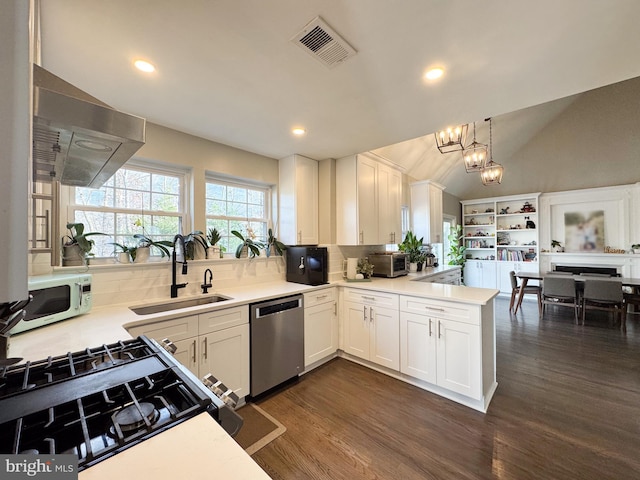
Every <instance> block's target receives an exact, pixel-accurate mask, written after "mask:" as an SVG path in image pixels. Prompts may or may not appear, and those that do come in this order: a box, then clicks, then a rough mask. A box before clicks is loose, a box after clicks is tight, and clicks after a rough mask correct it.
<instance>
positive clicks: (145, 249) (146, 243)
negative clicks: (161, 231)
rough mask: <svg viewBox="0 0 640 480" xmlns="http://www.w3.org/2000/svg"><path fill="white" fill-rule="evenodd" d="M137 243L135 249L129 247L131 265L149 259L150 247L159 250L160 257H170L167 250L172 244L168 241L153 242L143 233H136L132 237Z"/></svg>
mask: <svg viewBox="0 0 640 480" xmlns="http://www.w3.org/2000/svg"><path fill="white" fill-rule="evenodd" d="M133 238H135V239H136V240H137V241H138V245H137V246H135V247H129V253H130V254H131V258H132V260H133V263H144V262H146V261H147V260H148V259H149V256H150V255H151V247H155V248H157V249H158V250H160V257H162V258H164V257H165V256H167V257H170V255H169V248H173V242H170V241H169V240H153V239H152V238H149V237H148V236H147V235H145V234H143V233H136V234H134V235H133Z"/></svg>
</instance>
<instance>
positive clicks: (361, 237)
mask: <svg viewBox="0 0 640 480" xmlns="http://www.w3.org/2000/svg"><path fill="white" fill-rule="evenodd" d="M363 243H364V230H360V245H362V244H363Z"/></svg>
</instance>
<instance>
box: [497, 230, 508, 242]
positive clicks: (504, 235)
mask: <svg viewBox="0 0 640 480" xmlns="http://www.w3.org/2000/svg"><path fill="white" fill-rule="evenodd" d="M497 241H498V245H509V244H510V243H511V236H510V235H509V234H508V233H507V232H498V235H497Z"/></svg>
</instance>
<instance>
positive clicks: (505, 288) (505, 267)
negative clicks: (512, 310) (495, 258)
mask: <svg viewBox="0 0 640 480" xmlns="http://www.w3.org/2000/svg"><path fill="white" fill-rule="evenodd" d="M512 271H513V272H516V273H518V272H532V273H536V272H538V271H539V267H538V262H497V282H498V283H497V285H496V288H497V289H498V290H500V292H502V293H509V294H511V276H510V275H509V273H510V272H512ZM519 283H522V282H521V281H519ZM529 285H536V281H535V280H529ZM525 298H526V297H525Z"/></svg>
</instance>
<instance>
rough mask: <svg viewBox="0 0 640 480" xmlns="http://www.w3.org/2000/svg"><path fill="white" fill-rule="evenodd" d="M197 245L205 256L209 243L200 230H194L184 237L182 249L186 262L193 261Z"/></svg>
mask: <svg viewBox="0 0 640 480" xmlns="http://www.w3.org/2000/svg"><path fill="white" fill-rule="evenodd" d="M198 245H200V246H201V247H202V248H203V250H204V252H205V254H206V251H207V248H209V242H208V241H207V238H206V237H205V236H204V234H203V233H202V232H201V231H200V230H194V231H193V232H191V233H189V234H188V235H185V236H184V249H185V256H186V258H187V260H195V258H196V249H197V247H198Z"/></svg>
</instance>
